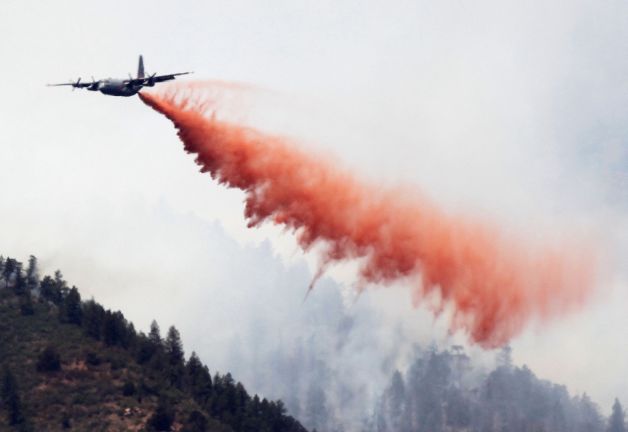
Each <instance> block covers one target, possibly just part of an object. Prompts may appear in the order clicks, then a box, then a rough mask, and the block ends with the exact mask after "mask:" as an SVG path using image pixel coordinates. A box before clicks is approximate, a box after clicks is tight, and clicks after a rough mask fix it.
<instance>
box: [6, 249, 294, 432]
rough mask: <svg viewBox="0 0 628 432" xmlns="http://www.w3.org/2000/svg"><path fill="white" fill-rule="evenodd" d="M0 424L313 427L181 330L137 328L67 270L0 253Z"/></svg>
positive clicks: (224, 431) (290, 430) (221, 429)
mask: <svg viewBox="0 0 628 432" xmlns="http://www.w3.org/2000/svg"><path fill="white" fill-rule="evenodd" d="M0 396H1V398H0V408H1V412H0V414H1V416H0V431H4V430H7V431H8V430H20V431H43V430H45V431H58V430H78V431H121V430H125V431H126V430H128V431H144V430H146V431H168V430H176V431H187V432H193V431H216V432H228V431H233V432H238V431H250V432H257V431H267V432H275V431H278V432H279V431H285V432H305V429H304V428H303V427H302V426H301V425H300V424H299V422H298V421H296V420H295V419H293V418H292V417H290V416H287V415H286V414H285V409H284V407H283V404H282V402H281V401H269V400H266V399H264V398H260V397H258V396H257V395H255V396H251V395H249V394H248V393H247V391H246V389H245V388H244V386H243V385H242V384H241V383H239V382H236V381H235V380H234V379H233V377H232V376H231V375H230V374H229V373H227V374H225V375H221V374H219V373H214V374H213V375H212V374H210V371H209V369H208V367H207V366H205V365H204V364H203V363H202V362H201V361H200V360H199V358H198V356H196V354H195V353H192V354H191V355H190V356H189V357H188V358H187V359H186V358H185V356H184V351H183V346H182V343H181V338H180V335H179V332H178V331H177V329H176V328H175V327H170V329H169V330H168V331H167V333H166V335H165V337H162V335H161V332H160V329H159V326H158V324H157V323H156V322H153V323H152V324H151V327H150V332H149V334H147V335H146V334H144V333H142V332H137V331H136V330H135V328H134V326H133V324H132V323H129V322H128V321H127V320H126V319H125V318H124V315H123V314H122V313H121V312H119V311H111V310H108V309H105V308H104V307H103V306H102V305H100V304H98V303H97V302H95V301H94V300H89V301H83V300H81V296H80V293H79V291H78V289H77V288H76V287H74V286H72V287H70V286H69V285H68V284H67V283H66V281H65V280H64V279H63V276H62V274H61V272H59V271H57V272H56V273H55V274H54V275H53V276H45V277H43V278H40V276H39V272H38V268H37V259H36V258H35V257H33V256H31V257H30V259H29V261H28V263H27V265H26V266H24V265H23V263H21V262H19V261H17V260H15V259H13V258H7V259H4V258H2V257H0Z"/></svg>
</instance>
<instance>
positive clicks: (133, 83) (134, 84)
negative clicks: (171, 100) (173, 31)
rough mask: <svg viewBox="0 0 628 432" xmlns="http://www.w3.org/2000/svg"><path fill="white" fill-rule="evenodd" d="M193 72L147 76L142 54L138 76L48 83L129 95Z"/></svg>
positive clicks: (112, 94) (115, 94)
mask: <svg viewBox="0 0 628 432" xmlns="http://www.w3.org/2000/svg"><path fill="white" fill-rule="evenodd" d="M191 73H192V72H178V73H173V74H167V75H157V73H156V72H155V73H154V74H152V75H149V76H146V74H145V73H144V59H143V58H142V56H141V55H140V60H139V64H138V65H137V77H136V78H133V77H132V76H131V74H129V79H114V78H106V79H101V80H97V81H96V80H94V77H92V82H81V78H79V79H77V80H76V82H68V83H61V84H48V86H53V87H56V86H72V90H74V89H75V88H85V89H87V90H90V91H99V92H101V93H103V94H106V95H109V96H125V97H128V96H133V95H134V94H137V92H139V91H140V90H141V89H142V88H144V87H153V86H154V85H155V84H157V83H160V82H164V81H170V80H173V79H175V77H177V76H179V75H187V74H191Z"/></svg>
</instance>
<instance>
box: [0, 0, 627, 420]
mask: <svg viewBox="0 0 628 432" xmlns="http://www.w3.org/2000/svg"><path fill="white" fill-rule="evenodd" d="M140 53H142V54H144V59H145V65H146V69H147V71H148V72H150V73H152V72H158V73H168V72H178V71H186V70H193V71H195V75H194V76H193V77H192V78H193V79H221V80H229V81H238V82H245V83H251V84H253V85H255V86H257V87H258V88H260V89H263V90H261V91H259V92H257V93H256V92H253V93H247V94H244V95H240V96H241V97H242V98H243V99H245V100H250V101H252V100H255V103H251V104H250V105H249V106H247V107H248V108H247V110H246V111H245V112H242V113H239V114H238V115H241V116H242V118H243V119H246V120H248V121H250V122H251V123H253V124H256V125H258V126H260V127H262V128H264V129H267V130H272V131H275V132H277V131H278V132H282V133H285V134H289V135H291V136H295V137H298V139H299V142H300V145H303V146H307V147H309V148H311V149H312V150H314V151H318V152H326V153H328V154H332V155H334V157H336V158H337V159H338V160H340V161H341V162H342V163H343V164H344V165H346V166H348V167H351V168H352V169H354V170H356V171H357V172H358V173H360V175H363V176H364V177H367V178H371V179H376V180H377V181H378V182H381V183H397V182H404V183H406V184H412V185H415V187H417V188H421V189H422V190H423V191H424V192H425V193H427V194H428V195H429V196H431V197H432V198H433V199H434V200H435V201H437V202H438V203H440V205H441V206H443V207H445V208H447V209H450V210H452V211H458V210H464V211H465V212H472V213H473V214H475V215H477V216H478V217H480V218H483V219H486V220H489V221H492V222H494V223H495V224H496V225H497V226H499V227H501V228H502V229H504V230H514V231H515V232H517V233H519V234H520V235H522V236H527V237H536V238H548V237H549V238H551V237H552V236H555V235H557V236H575V237H585V238H592V239H595V241H596V242H597V244H598V247H599V250H600V252H601V253H600V269H601V272H600V273H601V276H600V278H599V283H598V287H597V290H596V296H595V298H594V299H593V300H592V301H591V302H590V304H589V305H588V306H587V307H586V308H585V309H584V310H583V311H581V312H580V313H576V314H573V315H570V316H568V317H565V318H560V319H557V320H555V321H554V322H552V323H551V324H550V325H549V326H545V327H543V328H540V327H538V326H536V325H532V326H530V327H529V328H528V329H527V330H526V332H525V333H524V334H523V335H521V336H520V337H518V338H517V339H516V340H514V341H513V347H514V354H515V361H516V363H518V364H523V363H526V364H528V365H529V366H530V367H531V368H532V369H533V370H534V371H535V372H536V373H537V374H539V375H540V376H541V377H544V378H548V379H552V380H555V381H558V382H560V383H565V384H567V385H568V386H569V389H570V390H571V391H572V392H583V391H587V392H588V393H589V394H591V395H592V396H593V397H594V399H595V400H596V401H597V402H599V403H600V404H601V405H602V407H603V408H604V409H605V410H607V409H608V407H609V406H610V403H611V401H612V398H614V397H615V396H619V397H620V398H622V400H623V401H624V402H625V403H628V387H626V386H625V382H626V378H627V377H628V374H627V373H626V364H628V345H627V344H626V342H625V341H626V337H627V336H628V332H627V330H626V329H628V317H627V316H628V315H627V314H626V310H628V268H627V263H628V192H627V190H628V144H627V143H628V126H625V125H628V123H627V122H626V119H628V4H627V3H625V2H621V1H602V2H600V1H596V2H594V1H551V2H547V1H525V2H524V1H520V2H514V1H475V2H470V1H466V0H451V1H449V0H446V1H440V2H428V1H396V2H386V4H384V2H357V1H317V2H298V1H291V2H288V1H268V2H253V1H249V2H242V1H204V2H202V1H196V2H195V1H182V2H177V3H172V2H161V1H152V2H145V1H135V2H118V1H108V2H98V3H96V2H94V3H92V2H86V1H59V2H45V1H39V2H37V1H13V0H8V1H7V0H4V1H3V2H2V3H1V4H0V55H1V58H2V59H3V61H2V79H1V80H0V94H1V95H2V103H0V161H1V162H2V163H1V165H0V185H1V189H0V191H1V192H0V197H1V199H0V215H1V216H0V253H2V254H5V255H7V254H8V255H11V256H16V257H18V258H21V259H24V260H25V259H26V258H27V256H28V254H31V253H32V254H35V255H37V256H38V257H39V258H40V259H41V262H42V265H43V266H44V268H45V269H46V270H47V271H53V270H54V269H56V268H61V269H62V270H63V271H64V273H65V275H66V278H67V279H68V280H69V281H70V282H73V283H76V284H77V285H78V286H79V288H80V289H81V292H82V293H84V296H86V297H88V296H91V295H93V296H95V297H96V298H97V299H98V300H99V301H101V302H102V303H104V304H105V305H106V306H108V307H112V308H119V309H122V310H123V311H124V313H125V314H126V315H127V316H128V317H129V318H130V319H132V320H133V321H135V323H136V324H137V325H138V326H139V327H140V328H146V327H147V326H148V324H149V322H150V320H151V319H152V318H157V319H158V320H159V322H160V323H161V324H162V327H166V326H168V325H170V324H176V325H177V327H178V328H180V329H181V331H182V334H183V336H184V342H185V344H186V349H187V351H188V352H189V351H191V350H192V349H196V350H197V351H199V352H200V353H202V354H203V357H204V358H205V359H206V360H208V361H209V362H210V367H213V366H212V364H211V362H212V361H213V362H214V364H217V365H220V366H221V367H225V368H226V367H229V362H228V361H227V360H228V357H229V354H228V353H226V352H224V350H225V349H226V347H227V346H230V345H229V343H230V342H229V341H230V340H232V339H233V338H234V337H238V335H239V334H240V333H242V334H244V333H246V332H247V331H249V330H247V329H248V328H250V327H251V326H254V325H255V324H254V323H255V322H258V321H261V322H264V323H265V324H264V325H265V326H267V327H268V329H269V330H268V331H269V334H279V329H281V328H283V327H286V326H287V325H289V323H291V322H294V321H295V320H297V321H298V320H301V321H299V322H300V324H299V325H298V326H296V327H297V328H298V329H305V328H307V326H306V324H308V323H309V324H310V325H311V327H310V328H309V329H310V331H312V332H314V334H315V333H316V331H317V329H318V328H319V327H318V326H319V325H324V322H325V319H326V317H325V316H324V314H319V315H316V314H314V315H312V316H310V315H308V317H307V320H306V319H305V318H303V317H302V316H300V314H299V311H301V310H305V308H303V307H302V304H301V299H302V294H303V293H304V290H305V287H306V285H307V283H308V281H309V278H310V274H309V272H310V268H311V267H308V266H311V265H312V263H314V262H315V259H314V258H313V257H303V256H302V254H301V253H300V252H299V251H298V249H297V248H296V246H295V244H294V241H293V239H292V237H291V235H290V234H289V233H282V232H281V231H280V230H277V229H274V228H272V227H263V228H262V229H259V230H248V229H247V228H246V224H245V221H244V219H243V216H242V210H243V208H242V207H243V206H242V195H241V194H240V193H239V192H237V191H227V190H224V189H223V188H221V187H220V186H218V185H216V184H215V183H213V182H212V181H211V179H210V178H209V177H208V176H207V175H201V174H199V173H198V172H197V168H196V166H195V165H194V163H193V159H192V158H191V157H190V156H188V155H186V154H184V152H183V151H182V148H181V144H180V142H179V141H178V139H177V138H176V135H175V133H174V130H173V128H172V126H171V124H170V123H168V122H167V121H166V120H165V119H164V118H162V117H160V116H158V115H157V114H156V113H155V112H153V111H151V110H149V109H148V108H147V107H145V106H144V105H143V104H142V103H141V102H140V101H139V100H138V99H137V98H114V97H105V96H103V95H101V94H99V93H92V92H86V91H75V92H72V91H70V90H69V89H67V88H46V87H45V86H44V84H45V83H47V82H63V81H65V80H67V79H68V78H72V79H76V78H77V77H79V76H82V77H83V78H84V79H89V78H90V76H91V75H93V76H94V77H96V78H102V77H107V76H114V77H115V76H120V77H126V76H127V73H129V72H131V73H135V71H136V67H137V64H136V62H137V55H138V54H140ZM184 79H188V78H184ZM247 98H248V99H247ZM331 274H332V276H333V279H330V280H327V281H324V284H325V286H326V287H327V289H331V290H333V289H336V290H339V292H340V291H342V293H343V295H346V292H347V290H350V286H351V284H350V281H351V271H350V269H337V270H336V271H335V272H334V271H332V273H331ZM273 284H274V285H273ZM271 286H273V287H274V288H272V289H271V288H270V287H271ZM330 287H332V288H330ZM333 287H335V288H333ZM268 290H270V291H268ZM273 290H274V291H273ZM294 291H296V292H297V293H298V295H295V294H293V292H294ZM257 292H266V293H270V294H268V295H267V296H260V297H259V298H256V297H255V293H257ZM315 294H316V293H315ZM374 295H376V296H382V298H381V299H379V300H378V301H372V299H371V298H370V297H369V296H366V297H367V298H365V299H359V300H358V303H360V302H364V303H368V304H369V308H372V309H369V310H370V311H371V312H372V313H374V314H376V317H377V319H375V318H373V322H370V321H369V323H368V325H366V324H364V325H365V327H364V328H368V329H370V330H373V331H378V332H379V333H377V334H371V333H369V334H361V335H360V348H359V349H361V350H362V351H361V352H364V353H368V352H371V353H375V352H379V351H382V350H389V351H390V352H393V351H394V352H395V353H398V352H405V351H408V350H409V349H410V347H411V346H412V344H414V343H415V342H419V341H420V342H425V341H429V340H430V338H433V339H434V340H437V341H446V340H448V339H447V336H446V332H445V330H444V326H443V325H442V323H439V322H436V323H432V321H431V319H430V318H429V315H428V314H427V313H426V312H425V311H422V310H418V311H416V310H413V309H412V308H411V307H410V306H409V298H410V295H409V292H405V291H404V288H403V287H397V288H396V289H394V290H392V291H391V292H390V293H388V292H387V291H386V292H385V291H383V290H382V291H381V292H380V291H378V292H376V293H375V294H374ZM256 301H257V303H256ZM291 302H293V303H294V304H292V303H291ZM346 307H347V308H348V310H352V309H351V308H354V309H353V312H351V313H354V314H356V315H358V314H359V313H362V309H360V308H361V307H362V306H355V305H353V306H352V302H351V301H349V302H347V306H346ZM364 309H365V310H366V309H368V308H364ZM252 311H257V312H256V313H255V314H254V315H255V316H254V317H253V316H252V315H253V312H252ZM260 311H267V313H260ZM371 312H369V313H371ZM234 317H238V318H239V319H238V320H237V321H233V320H234ZM255 320H257V321H255ZM266 320H267V321H266ZM317 320H318V321H317ZM399 326H402V327H403V328H404V329H407V331H404V332H403V335H404V337H405V336H407V337H406V338H405V339H398V338H396V339H394V341H393V339H391V338H390V337H389V336H390V334H392V333H394V332H391V330H390V329H395V328H398V327H399ZM303 331H305V330H303ZM277 337H280V336H277ZM357 337H358V336H356V338H357ZM371 337H372V338H371ZM243 338H244V337H243ZM244 339H245V338H244ZM386 341H388V343H386ZM354 342H355V341H354ZM393 342H394V346H392V345H393ZM356 349H357V348H356ZM373 355H375V354H373ZM349 359H350V357H346V358H344V360H346V361H347V362H349V361H350V360H349ZM344 360H343V361H344ZM365 368H366V366H365ZM245 384H246V382H245Z"/></svg>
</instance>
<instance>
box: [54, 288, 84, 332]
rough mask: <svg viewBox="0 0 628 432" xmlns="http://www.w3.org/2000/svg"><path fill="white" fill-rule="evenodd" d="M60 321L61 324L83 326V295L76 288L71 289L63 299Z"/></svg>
mask: <svg viewBox="0 0 628 432" xmlns="http://www.w3.org/2000/svg"><path fill="white" fill-rule="evenodd" d="M59 319H60V320H61V322H66V323H70V324H76V325H81V323H82V320H83V309H82V308H81V295H80V294H79V292H78V290H77V289H76V287H75V286H73V287H72V289H70V291H69V292H68V294H67V295H66V296H65V298H64V299H63V306H62V307H61V308H60V309H59Z"/></svg>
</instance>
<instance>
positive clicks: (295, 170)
mask: <svg viewBox="0 0 628 432" xmlns="http://www.w3.org/2000/svg"><path fill="white" fill-rule="evenodd" d="M197 90H198V84H193V85H192V86H190V87H187V88H186V87H185V86H181V85H179V86H177V87H174V88H173V89H172V90H171V91H170V92H169V93H166V94H154V93H141V94H140V97H141V99H142V101H144V103H146V104H147V105H149V106H151V107H152V108H154V109H155V110H157V111H158V112H160V113H162V114H163V115H165V116H166V117H167V118H169V119H170V120H171V121H172V122H173V123H174V125H175V127H176V128H177V129H178V134H179V137H180V138H181V140H182V142H183V144H184V147H185V150H186V151H187V152H188V153H194V154H196V162H197V164H198V165H199V166H200V167H201V171H202V172H208V173H210V174H211V176H212V178H214V179H216V180H217V181H218V182H219V183H221V184H224V185H226V186H227V187H232V188H238V189H241V190H242V191H244V193H245V205H246V206H245V216H246V218H247V220H248V225H249V226H250V227H253V226H257V225H260V224H262V223H264V222H272V223H274V224H277V225H280V226H283V227H285V228H286V229H288V230H292V231H294V232H295V233H296V235H297V240H298V243H299V245H300V246H301V247H302V248H303V250H305V251H308V250H311V249H312V248H313V247H314V246H317V249H318V247H319V246H320V250H321V267H320V268H321V271H320V272H319V273H318V274H317V275H320V274H321V273H322V271H323V270H324V269H325V268H327V267H328V266H330V265H333V264H335V263H339V262H343V261H346V260H359V263H360V268H359V273H358V280H357V282H356V286H357V287H358V289H359V290H361V289H364V288H365V287H366V286H368V285H371V284H375V285H391V284H393V283H395V282H403V283H406V284H410V285H411V286H412V287H413V290H412V293H413V300H414V302H415V303H416V304H418V303H421V302H424V303H426V304H427V305H428V306H429V307H430V308H431V309H432V310H433V311H434V313H435V314H440V313H442V312H444V311H448V313H450V314H451V321H450V329H451V331H452V332H453V331H457V330H461V331H464V332H466V333H467V334H468V335H469V337H470V339H471V340H472V341H473V342H476V343H478V344H480V345H481V346H483V347H496V346H499V345H502V344H504V343H506V342H507V341H508V340H510V338H512V337H513V336H514V335H516V334H517V333H519V332H520V331H521V330H522V328H523V327H524V325H525V324H526V323H527V322H529V321H530V320H531V319H534V318H537V319H540V320H542V321H545V320H547V319H550V318H552V317H554V316H556V315H559V314H561V313H564V312H566V311H568V310H573V309H574V308H577V307H578V306H580V305H581V304H582V303H583V302H584V300H585V299H586V297H587V295H588V294H589V292H590V290H591V287H592V284H593V277H594V271H593V267H594V266H593V257H592V256H591V255H592V254H591V253H590V252H589V250H590V249H589V248H585V247H584V245H582V244H578V243H577V242H573V241H572V242H566V241H561V242H558V243H556V244H547V245H539V244H536V243H534V244H533V243H532V242H531V241H524V240H522V239H517V238H513V237H512V236H507V235H506V234H505V231H500V230H497V229H495V228H494V227H493V226H492V225H491V224H489V223H483V222H481V221H478V220H476V219H473V218H471V217H468V216H465V215H452V214H448V213H446V212H444V211H443V210H441V209H439V208H438V207H437V206H436V205H435V203H433V202H432V201H431V200H430V199H429V198H427V197H426V196H424V195H423V194H421V193H420V192H419V191H416V190H411V189H409V188H406V187H396V188H394V187H388V188H385V187H381V186H378V185H376V184H372V183H369V182H367V181H363V180H359V179H357V178H356V177H355V176H354V175H353V174H351V173H349V172H347V171H346V170H343V169H341V168H340V167H339V166H338V164H336V163H334V162H332V161H330V160H328V159H326V158H324V157H321V156H318V155H314V154H308V153H306V152H305V151H303V150H301V149H299V148H298V147H296V146H295V145H294V144H293V142H291V141H290V140H288V139H286V138H284V137H280V136H274V135H269V134H263V133H261V132H259V131H257V130H255V129H252V128H250V127H246V126H243V125H240V124H237V123H230V122H227V121H223V120H218V119H217V118H216V116H215V115H214V114H213V113H212V114H211V115H208V113H209V112H210V110H212V109H215V108H216V106H215V103H214V102H215V101H213V100H211V99H199V98H198V92H197ZM195 95H196V97H195Z"/></svg>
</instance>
